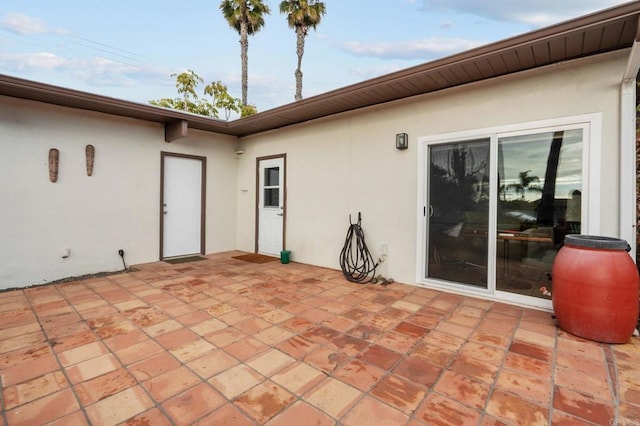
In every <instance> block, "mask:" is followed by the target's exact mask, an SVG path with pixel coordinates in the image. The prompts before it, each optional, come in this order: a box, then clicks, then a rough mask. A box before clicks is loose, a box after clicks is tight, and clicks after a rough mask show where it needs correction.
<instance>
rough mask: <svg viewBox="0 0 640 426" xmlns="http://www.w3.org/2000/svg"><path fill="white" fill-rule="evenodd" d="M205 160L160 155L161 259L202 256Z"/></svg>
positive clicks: (165, 154) (166, 154) (175, 155)
mask: <svg viewBox="0 0 640 426" xmlns="http://www.w3.org/2000/svg"><path fill="white" fill-rule="evenodd" d="M205 161H206V159H205V158H203V157H193V156H185V155H177V154H169V153H164V152H163V153H162V182H163V185H162V200H161V204H162V205H161V208H162V211H161V215H160V216H161V224H160V225H161V231H162V239H161V254H160V256H161V258H162V259H164V258H168V257H176V256H186V255H191V254H204V238H203V235H204V193H205V192H204V176H205V170H206V163H205Z"/></svg>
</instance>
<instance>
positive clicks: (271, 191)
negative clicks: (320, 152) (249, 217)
mask: <svg viewBox="0 0 640 426" xmlns="http://www.w3.org/2000/svg"><path fill="white" fill-rule="evenodd" d="M258 181H259V183H258V187H259V194H258V253H263V254H270V255H274V256H280V250H282V249H283V248H284V247H283V241H284V214H285V206H284V183H285V170H284V157H278V158H270V159H265V160H259V166H258Z"/></svg>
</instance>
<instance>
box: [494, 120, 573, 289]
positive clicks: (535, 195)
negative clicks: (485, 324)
mask: <svg viewBox="0 0 640 426" xmlns="http://www.w3.org/2000/svg"><path fill="white" fill-rule="evenodd" d="M582 135H583V131H582V129H575V130H564V131H554V132H545V133H537V134H531V135H520V136H510V137H500V138H498V185H499V186H498V188H497V193H498V198H497V202H498V209H497V210H498V215H497V217H498V219H497V220H498V235H497V240H496V289H497V290H500V291H506V292H510V293H517V294H522V295H526V296H534V297H542V298H549V297H550V291H551V281H550V273H551V267H552V265H553V260H554V259H555V256H556V253H557V251H558V250H559V248H560V247H561V245H562V244H563V242H564V236H565V235H567V234H577V233H580V228H581V224H582V220H581V194H582V150H583V136H582Z"/></svg>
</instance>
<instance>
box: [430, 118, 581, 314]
mask: <svg viewBox="0 0 640 426" xmlns="http://www.w3.org/2000/svg"><path fill="white" fill-rule="evenodd" d="M587 131H588V124H585V123H582V124H574V125H570V124H569V125H565V126H553V127H551V126H550V127H547V128H544V127H542V128H538V129H532V128H527V130H520V131H513V130H511V129H510V131H508V132H506V131H502V132H501V131H495V132H483V133H484V134H485V135H487V136H484V137H477V138H474V137H469V136H468V134H467V133H468V132H467V133H465V135H463V136H462V137H460V138H456V137H455V135H453V136H452V135H446V139H445V138H443V139H444V140H438V139H437V138H432V140H430V141H427V142H426V143H425V145H424V151H423V158H424V167H425V169H424V175H423V176H424V178H425V185H424V190H425V195H424V196H425V206H424V230H425V231H424V234H423V235H424V240H423V241H424V252H423V254H424V258H423V259H424V267H423V269H422V271H423V277H424V280H426V281H427V282H431V283H434V284H436V285H438V286H457V287H464V288H467V289H469V290H470V291H482V292H485V293H487V292H488V293H490V294H501V295H503V297H504V298H505V299H514V298H516V299H518V298H522V297H524V298H537V299H549V298H550V294H551V291H552V289H551V268H552V265H553V261H554V259H555V256H556V254H557V252H558V250H559V249H560V247H561V246H562V244H563V242H564V237H565V235H567V234H574V233H584V232H585V226H584V223H585V222H584V214H583V206H584V205H587V203H586V201H585V200H584V198H585V196H586V195H585V196H583V192H584V190H585V185H584V179H583V168H584V165H585V164H586V161H585V158H586V154H585V138H586V135H587V133H588V132H587ZM530 300H533V299H530ZM540 303H546V302H540Z"/></svg>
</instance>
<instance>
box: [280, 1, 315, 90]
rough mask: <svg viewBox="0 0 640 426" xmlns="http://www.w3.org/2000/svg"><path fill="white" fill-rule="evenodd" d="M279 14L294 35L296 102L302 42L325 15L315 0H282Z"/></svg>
mask: <svg viewBox="0 0 640 426" xmlns="http://www.w3.org/2000/svg"><path fill="white" fill-rule="evenodd" d="M280 13H284V14H286V15H287V23H288V24H289V28H292V29H293V30H294V31H295V33H296V53H297V55H298V67H297V68H296V71H295V76H296V95H295V99H296V101H299V100H300V99H302V55H304V40H305V37H306V36H307V33H308V32H309V28H313V29H314V30H315V29H316V27H317V26H318V24H320V21H321V20H322V16H323V15H324V14H325V13H326V7H325V4H324V2H321V1H316V0H283V1H282V2H281V3H280Z"/></svg>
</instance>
